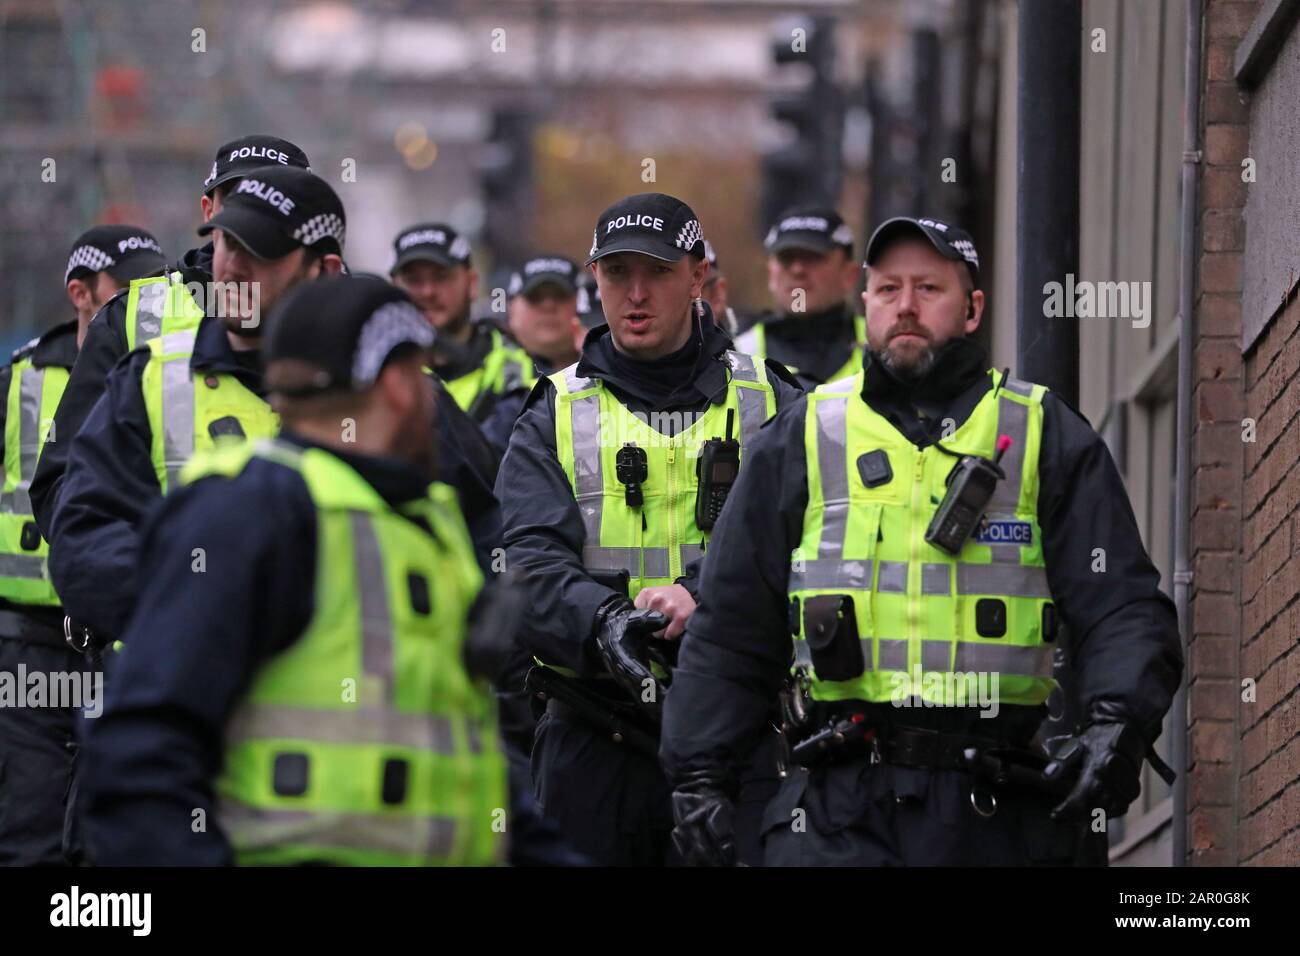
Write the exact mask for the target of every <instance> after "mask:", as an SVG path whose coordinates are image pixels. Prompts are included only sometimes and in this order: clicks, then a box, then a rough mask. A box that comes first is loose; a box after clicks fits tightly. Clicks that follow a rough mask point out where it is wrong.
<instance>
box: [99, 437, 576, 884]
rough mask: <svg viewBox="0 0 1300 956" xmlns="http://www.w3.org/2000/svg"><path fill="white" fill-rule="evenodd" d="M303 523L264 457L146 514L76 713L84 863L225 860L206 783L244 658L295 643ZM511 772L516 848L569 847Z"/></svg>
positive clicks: (406, 480) (410, 488)
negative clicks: (119, 635)
mask: <svg viewBox="0 0 1300 956" xmlns="http://www.w3.org/2000/svg"><path fill="white" fill-rule="evenodd" d="M283 437H284V438H285V440H287V441H289V442H292V443H294V444H297V445H299V446H303V447H307V446H308V445H309V444H310V443H309V442H307V441H305V440H303V439H300V438H296V437H295V436H293V435H292V434H291V433H285V434H284V436H283ZM331 451H332V453H333V454H336V455H338V457H340V458H342V459H343V460H344V461H345V462H347V463H348V464H349V465H351V466H352V467H353V468H355V469H356V470H357V471H358V473H359V474H360V475H361V476H362V477H363V478H364V479H365V480H366V481H368V482H369V483H370V484H371V485H372V486H374V488H375V489H376V490H377V491H378V492H379V493H380V495H381V496H383V498H384V499H385V500H386V501H388V502H390V503H397V502H401V501H409V500H412V499H414V498H417V497H420V496H422V495H423V494H424V492H425V487H426V485H427V479H426V476H424V475H423V474H422V473H420V472H419V471H418V470H417V469H415V468H414V467H412V466H411V465H409V464H407V463H406V462H403V461H401V460H398V459H392V458H379V457H374V456H363V455H353V454H342V453H340V452H338V451H337V450H331ZM316 522H317V514H316V508H315V506H314V505H313V504H312V500H311V497H310V494H309V493H308V491H307V487H306V485H305V484H304V483H303V481H302V477H301V475H300V474H298V473H297V472H295V471H294V470H293V469H290V468H286V467H284V466H282V465H279V464H277V463H273V462H268V461H261V460H258V461H253V462H250V464H249V465H248V466H247V468H245V470H244V471H243V472H242V473H241V474H240V475H239V476H238V477H237V478H236V479H234V480H229V481H226V480H221V481H212V480H204V481H199V482H196V483H195V484H193V485H189V486H185V487H182V488H180V489H178V490H177V491H176V492H174V493H173V494H171V495H169V496H168V498H167V500H166V502H165V503H164V504H163V505H162V507H161V508H158V509H155V511H154V512H153V513H152V515H151V516H150V517H149V518H148V519H146V520H145V522H144V528H143V530H142V532H141V539H142V546H141V549H140V551H141V581H142V582H143V587H142V589H141V593H140V600H139V603H138V606H137V608H136V610H135V613H134V615H133V616H132V618H131V621H130V624H129V625H128V626H127V627H126V629H125V632H124V636H125V638H126V647H125V649H124V650H123V652H122V653H121V654H119V655H118V656H117V657H116V659H115V661H114V667H113V672H112V675H111V679H110V680H109V681H108V682H107V684H108V692H107V698H106V701H105V707H104V712H103V714H102V715H101V716H100V717H99V718H98V719H96V720H90V721H85V722H84V723H83V732H84V734H85V747H84V749H83V751H82V753H81V756H80V758H79V760H81V761H82V776H81V784H80V785H81V792H82V795H83V798H84V806H85V820H86V838H87V844H88V846H89V848H90V854H91V857H92V859H94V860H95V862H97V863H99V864H104V865H122V864H131V865H223V864H228V863H230V862H231V851H230V847H229V845H228V844H227V842H226V839H225V837H224V835H223V834H222V833H221V831H220V828H219V827H218V826H217V825H216V815H215V811H216V801H215V795H214V793H213V789H212V786H213V782H214V780H215V779H216V777H217V776H218V774H219V773H220V769H221V763H222V758H223V755H224V751H225V744H224V733H225V727H226V723H227V720H228V719H229V717H230V714H231V713H232V711H233V709H234V708H235V707H236V705H237V704H238V702H239V700H240V698H241V696H242V694H243V693H244V691H245V690H246V689H247V687H248V684H249V682H250V681H251V680H252V677H253V675H254V673H255V671H256V669H257V668H258V667H259V666H260V665H261V664H262V663H263V662H264V661H266V660H267V659H268V658H269V657H271V656H272V655H274V654H276V653H277V652H279V651H282V650H284V649H285V648H287V647H289V646H290V645H291V644H293V642H294V641H296V640H297V639H298V638H299V637H300V636H301V635H302V632H303V630H304V629H305V627H306V625H307V623H308V621H309V620H310V618H311V615H312V612H313V608H314V604H315V582H316ZM196 547H202V548H203V549H204V553H205V562H206V570H205V572H204V573H203V574H195V573H193V571H192V567H191V565H192V562H193V558H192V551H193V549H194V548H196ZM179 555H183V556H184V560H183V561H180V560H178V556H179ZM512 783H513V784H514V789H515V793H514V795H513V796H512V800H513V809H514V816H513V819H512V821H511V825H510V828H511V832H512V833H513V834H514V839H515V841H516V843H519V842H520V841H522V845H521V846H518V847H515V848H514V849H513V850H512V852H513V853H514V854H515V856H514V859H516V861H519V860H523V861H526V862H578V861H577V860H576V858H573V857H572V855H571V854H567V852H566V851H563V849H562V848H561V847H559V845H558V843H557V842H556V841H555V839H554V836H553V834H552V833H551V831H550V830H549V829H548V828H546V827H545V826H544V825H542V824H540V823H539V822H538V821H537V820H536V818H535V817H534V816H533V815H532V810H531V806H532V805H531V802H530V800H529V798H528V795H527V793H526V792H522V791H521V790H520V788H519V782H518V781H517V780H515V779H514V778H513V777H512ZM195 809H203V810H204V811H205V812H206V815H207V820H208V825H207V828H206V831H205V832H200V833H194V832H193V830H192V828H191V822H192V820H193V814H194V810H195ZM178 833H182V834H184V836H183V838H181V839H178V838H177V836H176V835H177V834H178Z"/></svg>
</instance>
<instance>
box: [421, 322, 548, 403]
mask: <svg viewBox="0 0 1300 956" xmlns="http://www.w3.org/2000/svg"><path fill="white" fill-rule="evenodd" d="M491 335H492V348H491V350H490V351H489V352H488V354H487V355H485V356H484V357H483V364H482V365H480V366H479V367H478V368H476V369H474V370H473V371H471V372H466V373H465V374H464V375H461V376H460V377H458V378H450V379H449V378H444V379H443V384H444V385H446V386H447V391H449V392H451V397H452V398H454V399H455V400H456V404H457V405H459V406H460V407H461V410H462V411H464V412H465V413H467V414H469V415H471V416H473V415H475V414H477V412H478V408H477V406H478V405H479V404H480V401H479V400H480V399H481V398H483V397H484V396H486V395H500V394H502V393H503V392H508V391H510V390H511V389H515V388H532V387H533V384H534V383H535V382H536V381H537V374H536V373H535V372H534V371H533V362H532V359H530V358H529V357H528V356H527V354H526V353H525V352H524V351H523V349H518V348H515V347H514V346H513V345H508V344H506V340H505V338H504V337H503V336H502V335H501V333H500V332H498V331H497V330H496V329H492V330H491Z"/></svg>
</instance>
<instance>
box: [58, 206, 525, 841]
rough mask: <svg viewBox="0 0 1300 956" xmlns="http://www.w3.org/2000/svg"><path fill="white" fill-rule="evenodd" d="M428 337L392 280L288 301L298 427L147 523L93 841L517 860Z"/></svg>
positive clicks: (332, 287)
mask: <svg viewBox="0 0 1300 956" xmlns="http://www.w3.org/2000/svg"><path fill="white" fill-rule="evenodd" d="M218 228H221V226H220V225H219V226H218ZM220 255H221V253H220V246H218V258H220ZM432 341H433V333H432V330H431V329H430V328H429V326H428V324H427V323H426V322H425V320H424V318H423V317H422V315H421V314H420V312H419V311H418V310H417V309H416V308H415V306H414V305H412V304H411V302H410V300H409V299H408V298H407V297H406V296H405V295H404V294H403V293H402V292H401V291H400V290H398V289H395V288H393V286H392V285H390V284H389V283H387V282H385V281H383V280H377V279H368V278H366V279H353V278H346V277H335V278H329V279H323V280H321V281H320V282H318V283H310V284H307V285H305V286H303V287H301V288H300V289H299V290H298V291H297V293H296V294H295V295H293V296H292V297H291V299H290V300H289V301H288V302H286V304H285V306H284V308H283V310H282V311H281V312H280V313H279V314H278V315H277V316H276V317H275V319H274V320H273V323H272V331H271V332H270V335H269V344H268V346H267V386H268V388H269V389H270V391H271V393H272V395H273V402H274V404H275V408H276V410H277V411H278V412H279V414H280V416H281V417H282V421H283V424H284V430H283V432H282V433H281V434H280V435H279V437H278V438H276V439H262V440H258V441H250V442H240V443H233V444H227V445H222V446H219V447H216V448H212V449H209V450H208V451H206V452H203V453H199V454H197V455H196V456H195V458H194V459H193V460H192V461H191V462H190V464H189V465H188V466H187V468H186V469H185V471H184V473H183V476H182V483H183V484H184V487H182V488H181V489H180V490H179V491H178V492H176V493H174V494H173V495H171V496H169V498H168V499H167V501H166V502H165V503H164V504H163V506H162V508H161V509H160V510H159V512H158V513H157V515H156V516H155V517H154V518H151V520H150V522H149V525H148V530H147V531H146V532H145V535H144V543H143V546H142V550H141V554H142V565H141V581H142V592H141V598H140V603H139V606H138V609H137V611H136V613H135V615H134V617H133V618H132V623H131V625H130V627H129V628H128V629H127V631H126V647H125V650H124V651H123V652H122V654H121V656H120V658H119V665H120V666H119V667H118V668H117V670H116V672H115V674H114V680H113V681H112V682H110V685H109V688H110V689H109V694H108V701H107V705H106V707H105V711H104V714H103V716H102V717H101V718H100V719H99V720H98V721H96V722H95V723H94V726H93V728H92V729H91V730H90V733H89V735H88V740H87V753H88V754H89V759H88V761H87V766H86V774H85V778H84V780H85V782H84V791H83V792H84V793H85V795H86V806H87V836H88V842H89V846H90V849H91V853H92V857H93V859H94V860H95V861H96V862H97V863H101V864H110V865H113V864H125V863H129V864H135V865H140V864H168V865H170V864H180V865H191V864H200V865H203V864H206V865H214V864H215V865H222V864H229V863H232V862H238V863H242V864H271V865H276V864H280V865H283V864H306V863H316V864H319V863H326V864H336V865H430V864H470V865H482V864H489V863H494V862H498V861H500V860H501V859H502V858H503V854H504V851H505V834H506V833H507V832H510V833H513V832H514V828H513V826H512V825H507V824H508V821H507V820H506V819H505V818H504V817H503V811H504V808H506V807H508V806H509V803H508V801H507V793H506V769H505V760H504V757H503V755H502V753H501V750H500V746H499V744H498V742H497V736H496V727H495V716H494V713H493V706H492V701H491V697H490V695H489V694H488V693H487V690H486V683H485V681H484V680H483V676H484V675H488V676H490V675H491V674H492V672H493V671H494V669H495V668H496V667H497V666H498V664H499V655H498V652H497V650H496V649H494V648H493V646H492V641H491V640H490V638H492V637H493V636H494V635H493V634H492V633H491V631H490V630H489V631H488V632H487V633H486V634H483V633H480V634H478V635H476V636H471V635H470V634H469V630H468V626H467V622H468V619H469V616H470V610H471V607H472V606H473V605H474V602H475V599H476V596H477V595H478V593H479V591H480V589H481V587H482V584H483V575H482V573H481V571H480V570H479V568H478V566H477V564H476V562H475V560H474V554H473V548H472V545H471V543H470V540H469V536H468V534H467V531H466V527H465V523H464V521H463V519H462V517H461V514H460V510H459V507H458V505H457V503H456V495H455V493H454V492H453V491H452V489H450V488H448V487H446V486H445V485H441V484H438V483H436V482H435V483H432V484H431V483H430V479H431V477H432V474H433V458H434V454H435V452H434V439H433V435H434V431H433V417H434V413H435V400H434V390H433V385H432V382H431V380H430V378H429V377H428V376H427V375H426V374H425V373H424V371H423V368H424V365H425V364H426V362H427V355H426V351H427V348H428V347H429V346H430V345H431V344H432ZM342 422H351V423H353V424H354V426H355V427H354V428H353V429H351V431H349V429H348V426H346V425H341V423H342ZM196 549H201V551H202V554H203V555H204V559H205V567H204V569H203V573H195V570H194V567H193V565H194V561H195V560H196V559H195V557H194V554H195V551H196ZM178 637H181V638H183V640H177V638H178ZM485 637H486V638H489V639H488V640H485V639H484V638H485ZM197 812H201V813H202V815H203V817H204V819H205V821H206V827H205V828H204V829H203V830H202V831H201V832H195V831H196V828H195V827H194V819H195V815H196V813H197Z"/></svg>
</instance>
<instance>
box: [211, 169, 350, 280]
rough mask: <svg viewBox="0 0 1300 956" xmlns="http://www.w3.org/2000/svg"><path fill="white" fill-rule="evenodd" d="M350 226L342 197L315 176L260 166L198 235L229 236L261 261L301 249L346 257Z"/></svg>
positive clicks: (280, 256) (294, 170) (241, 182)
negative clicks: (216, 232)
mask: <svg viewBox="0 0 1300 956" xmlns="http://www.w3.org/2000/svg"><path fill="white" fill-rule="evenodd" d="M346 225H347V220H346V216H345V215H344V212H343V203H342V202H341V201H340V200H339V197H338V194H337V193H335V192H334V190H333V189H332V188H331V187H330V184H329V183H327V182H325V180H323V179H321V178H320V177H319V176H317V175H316V174H315V173H309V172H308V171H307V170H305V169H298V168H297V167H295V166H259V167H257V168H256V169H251V170H249V171H248V172H247V173H245V174H244V176H243V178H242V179H240V181H239V184H238V185H237V186H235V188H234V189H233V190H231V192H230V195H229V196H227V197H226V199H225V202H223V203H222V204H221V212H219V213H217V214H216V215H215V216H213V217H212V218H211V219H209V220H208V221H207V222H205V223H204V224H203V225H201V226H199V235H201V236H203V235H207V234H208V233H209V232H211V231H212V230H214V229H220V230H221V231H222V232H228V233H230V234H231V235H232V236H234V237H235V238H236V239H238V240H239V241H240V243H242V244H243V245H245V246H247V247H248V248H249V250H250V251H252V253H253V254H254V255H255V256H258V257H259V258H262V259H279V258H282V257H284V256H287V255H288V254H289V253H291V252H293V250H294V249H297V248H298V247H299V246H308V247H315V246H319V247H320V248H321V249H322V250H323V251H325V252H332V253H335V254H337V255H342V253H343V236H344V232H345V228H346Z"/></svg>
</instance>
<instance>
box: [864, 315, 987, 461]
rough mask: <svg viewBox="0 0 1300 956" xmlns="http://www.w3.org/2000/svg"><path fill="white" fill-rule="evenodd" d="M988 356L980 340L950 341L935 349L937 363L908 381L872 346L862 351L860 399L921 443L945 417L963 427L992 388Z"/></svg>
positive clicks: (932, 435) (938, 429) (940, 426)
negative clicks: (871, 348)
mask: <svg viewBox="0 0 1300 956" xmlns="http://www.w3.org/2000/svg"><path fill="white" fill-rule="evenodd" d="M987 362H988V359H987V356H986V355H985V353H984V349H983V348H981V347H980V346H979V344H978V343H976V342H974V341H973V340H971V339H967V338H956V339H950V340H949V341H947V342H945V343H944V344H943V345H941V346H940V347H939V348H938V349H937V350H936V352H935V360H934V365H932V366H931V367H930V370H929V371H928V372H927V373H926V374H925V375H923V376H922V377H921V378H919V379H917V380H916V381H914V382H904V381H902V380H901V379H899V378H897V377H896V376H895V375H894V374H893V373H892V372H890V371H889V369H887V368H885V367H884V365H882V364H881V363H880V360H879V359H878V358H876V356H875V354H874V353H872V352H871V351H870V350H868V351H866V352H865V354H864V355H863V360H862V365H863V380H862V398H863V400H865V401H866V403H867V404H868V405H870V406H871V407H872V409H874V410H875V411H876V412H877V413H878V414H880V415H883V416H884V417H885V418H886V419H888V420H889V421H890V423H891V424H893V426H894V427H895V428H897V429H898V430H899V431H900V432H902V433H903V435H905V436H906V437H907V439H908V440H909V441H911V442H912V443H913V444H914V445H916V446H918V447H925V446H926V445H929V444H932V443H933V442H934V441H935V439H936V438H940V437H941V436H942V434H943V429H944V427H945V426H944V421H945V419H951V420H952V422H953V423H955V424H956V425H961V423H962V422H964V421H965V420H966V419H967V418H969V417H970V413H971V412H972V411H973V410H974V408H975V406H976V405H977V404H979V400H980V399H981V398H983V396H984V393H985V392H987V391H988V390H989V389H990V388H991V387H992V381H991V379H990V377H989V375H988V364H987Z"/></svg>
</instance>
